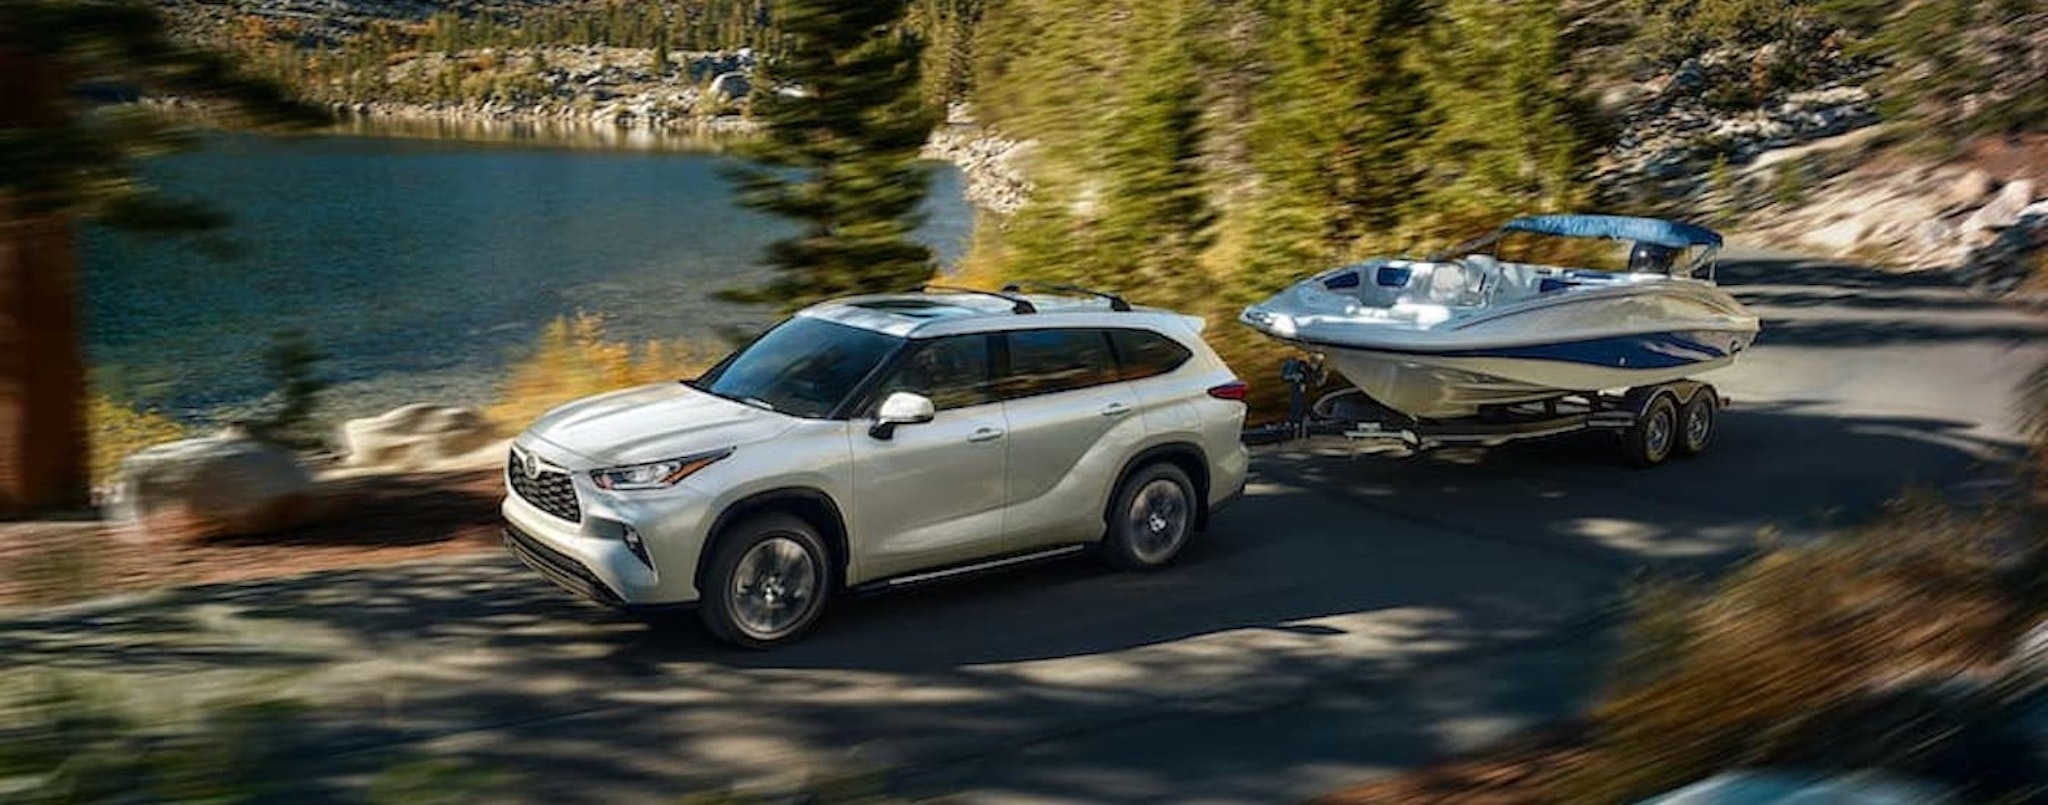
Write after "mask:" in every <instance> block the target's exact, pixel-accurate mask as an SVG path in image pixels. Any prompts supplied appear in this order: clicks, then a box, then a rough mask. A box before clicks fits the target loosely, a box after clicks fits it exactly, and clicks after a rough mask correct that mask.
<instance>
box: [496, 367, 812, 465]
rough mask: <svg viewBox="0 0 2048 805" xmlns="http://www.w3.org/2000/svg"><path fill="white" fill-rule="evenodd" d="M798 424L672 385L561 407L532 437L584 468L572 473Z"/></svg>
mask: <svg viewBox="0 0 2048 805" xmlns="http://www.w3.org/2000/svg"><path fill="white" fill-rule="evenodd" d="M795 424H796V420H794V419H793V418H791V417H789V416H786V415H783V414H778V413H775V412H773V411H764V410H761V409H759V408H755V407H753V406H751V405H745V404H742V403H736V402H733V401H731V400H727V399H724V398H721V397H716V396H713V395H710V394H705V393H704V392H701V391H698V390H696V389H693V388H690V387H689V386H685V385H683V384H681V383H674V382H669V383H658V384H654V385H649V386H640V387H637V388H630V389H626V390H624V391H615V392H612V393H609V394H601V395H598V396H596V397H589V398H586V399H582V400H577V401H576V402H572V403H569V404H567V405H564V406H561V407H560V408H556V409H554V410H552V411H549V412H547V414H545V415H543V416H542V417H541V418H540V419H539V420H538V421H536V422H534V423H533V427H531V428H528V429H527V431H526V434H527V437H526V438H528V439H538V440H540V441H543V442H546V443H548V444H551V445H554V446H555V447H559V448H561V449H563V450H566V451H568V452H570V453H573V454H575V455H576V456H577V457H579V458H581V459H582V460H583V462H585V464H584V466H578V467H569V468H568V469H597V468H601V467H618V466H624V465H628V464H641V463H645V462H649V461H660V460H662V459H669V458H680V457H682V456H687V455H690V454H692V453H702V452H705V451H707V450H718V449H722V448H726V447H735V446H738V445H742V444H748V443H751V442H759V441H765V440H768V439H772V438H774V437H775V436H776V435H777V434H780V433H782V432H783V431H786V430H789V429H790V428H791V427H793V426H795Z"/></svg>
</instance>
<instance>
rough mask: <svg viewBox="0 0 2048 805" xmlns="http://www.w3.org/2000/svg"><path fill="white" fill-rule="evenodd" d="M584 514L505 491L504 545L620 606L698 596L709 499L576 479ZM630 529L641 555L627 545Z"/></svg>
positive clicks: (574, 587)
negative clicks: (553, 509) (615, 490)
mask: <svg viewBox="0 0 2048 805" xmlns="http://www.w3.org/2000/svg"><path fill="white" fill-rule="evenodd" d="M575 483H576V486H577V489H576V492H577V498H578V503H579V504H580V517H579V519H578V520H577V521H575V522H571V521H569V520H565V519H562V518H560V517H557V516H554V515H552V514H549V513H547V512H545V511H542V510H541V509H539V508H536V507H535V506H534V505H533V504H531V503H528V502H527V501H526V500H525V499H523V498H521V497H520V496H519V495H517V494H511V493H508V494H507V495H506V496H505V499H504V503H503V504H502V505H501V507H500V512H501V513H502V514H503V515H504V539H505V549H506V551H507V552H509V553H511V554H512V555H513V556H514V557H516V558H518V559H519V560H520V561H521V562H522V563H524V564H526V565H527V566H528V567H530V568H532V569H533V570H534V572H536V573H539V574H540V575H541V576H542V577H544V578H546V579H548V580H549V581H551V582H554V583H555V584H556V585H557V586H559V587H562V588H563V589H566V590H569V591H570V592H573V593H575V594H576V595H578V596H580V597H583V598H587V599H590V600H592V601H596V602H597V603H600V604H604V605H606V606H611V607H617V608H620V609H642V608H660V607H671V606H677V605H683V604H689V603H692V602H694V601H696V600H697V598H698V595H697V584H696V574H697V562H698V557H699V554H700V553H701V552H702V550H703V547H704V542H705V538H706V536H707V534H706V532H707V531H708V530H709V528H710V526H711V522H712V517H711V516H710V499H709V498H708V497H707V496H705V495H702V494H699V493H697V492H694V491H691V490H687V489H680V488H679V489H676V490H669V491H664V492H661V493H655V494H644V495H617V494H605V493H603V492H602V490H598V489H596V488H595V487H594V486H591V485H588V484H587V481H586V480H585V479H583V478H581V477H579V478H577V479H576V480H575ZM627 528H631V529H632V530H633V531H634V532H635V533H637V534H638V535H639V536H640V541H641V544H642V545H643V546H644V547H645V551H646V555H645V557H644V558H643V557H642V556H641V555H640V554H638V553H635V552H634V551H633V549H631V548H629V547H627V543H626V540H625V538H624V536H625V530H626V529H627Z"/></svg>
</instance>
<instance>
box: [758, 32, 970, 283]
mask: <svg viewBox="0 0 2048 805" xmlns="http://www.w3.org/2000/svg"><path fill="white" fill-rule="evenodd" d="M905 2H906V0H872V1H871V2H860V3H844V2H834V0H790V2H786V3H783V4H782V5H781V6H780V8H779V11H780V12H781V13H780V18H779V24H780V27H781V29H782V30H783V31H784V32H785V33H786V34H787V36H788V39H789V42H788V44H787V46H786V50H785V51H784V53H783V54H782V55H781V57H780V58H778V59H776V60H774V61H773V62H771V63H769V64H767V65H765V67H766V69H765V70H764V72H765V74H766V80H765V81H763V82H762V84H763V85H764V87H773V86H775V85H778V84H785V83H787V84H792V85H794V86H795V87H796V88H797V89H796V91H794V92H778V91H763V92H757V93H755V96H756V100H755V103H756V104H757V106H756V107H755V109H754V116H755V118H756V119H757V120H761V121H764V122H765V123H766V124H767V125H766V131H765V133H764V135H763V136H762V138H761V139H760V140H759V141H757V142H755V143H752V144H750V145H749V146H748V147H747V148H746V149H745V151H746V152H747V153H748V155H749V156H752V157H754V158H755V159H756V160H758V161H759V162H762V163H765V164H767V165H768V166H771V168H770V169H762V168H758V167H746V168H737V169H735V170H734V173H735V175H736V178H737V179H738V181H739V182H740V184H741V188H742V193H741V201H742V203H744V204H746V205H748V206H750V207H753V208H755V209H759V210H763V211H766V212H770V213H774V214H776V215H780V216H783V217H785V218H789V219H791V220H793V221H795V222H796V223H798V224H799V225H800V226H801V227H802V231H801V232H799V233H798V234H797V235H796V236H794V237H791V238H788V239H785V240H782V241H778V242H777V243H775V244H774V245H773V246H771V247H770V248H769V254H768V262H769V264H770V265H771V266H772V267H773V268H775V269H776V271H777V272H778V274H779V276H777V277H776V278H774V279H773V280H771V281H769V282H768V283H767V284H765V285H763V286H761V287H758V288H752V289H743V290H735V291H729V292H727V293H726V296H728V297H729V298H736V299H740V300H747V301H762V302H777V303H780V304H781V305H783V306H784V307H785V308H795V307H800V306H802V305H805V304H809V303H810V302H813V301H816V300H818V299H823V298H828V297H833V296H839V295H843V294H849V293H864V292H877V291H896V290H902V289H903V288H906V287H909V286H912V285H916V284H919V283H922V282H924V281H925V280H927V279H929V278H930V276H931V274H932V271H933V268H934V265H933V260H932V254H931V250H930V249H929V248H927V247H926V246H924V245H923V244H920V243H918V242H916V241H915V240H913V239H912V237H911V234H912V232H913V231H914V230H915V229H916V227H917V225H918V224H919V223H920V222H921V215H920V214H919V213H918V211H917V207H918V204H919V203H920V202H921V201H923V200H924V197H925V192H926V189H927V184H928V177H927V175H926V171H925V168H924V167H923V166H922V165H920V164H919V161H918V160H919V152H920V151H921V149H922V147H923V145H924V143H925V140H926V139H927V138H928V137H929V136H930V134H931V130H932V126H933V125H934V124H935V123H936V117H935V116H934V115H933V114H932V110H931V109H930V108H929V107H928V106H927V105H926V104H925V103H924V101H923V99H922V98H921V97H920V96H919V94H918V87H919V83H920V82H919V65H920V61H921V60H920V58H919V57H920V55H921V48H922V45H921V43H920V42H918V41H917V40H916V39H914V38H912V37H911V36H910V35H909V34H908V33H907V32H906V31H905V30H904V29H903V26H902V22H903V13H904V6H905Z"/></svg>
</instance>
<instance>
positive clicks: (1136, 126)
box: [1097, 0, 1216, 303]
mask: <svg viewBox="0 0 2048 805" xmlns="http://www.w3.org/2000/svg"><path fill="white" fill-rule="evenodd" d="M1198 8H1199V4H1196V3H1183V2H1178V1H1177V0H1158V1H1157V2H1151V3H1146V4H1142V5H1139V6H1137V7H1135V8H1134V9H1133V14H1132V19H1131V24H1130V25H1128V26H1126V28H1125V30H1126V31H1127V32H1129V39H1128V41H1127V42H1126V45H1125V48H1126V50H1127V52H1128V53H1129V54H1130V58H1131V66H1130V68H1129V69H1128V72H1127V74H1126V75H1125V76H1124V77H1123V80H1122V81H1120V82H1119V83H1120V84H1121V86H1122V92H1121V93H1120V97H1119V98H1118V102H1117V104H1116V105H1115V106H1114V107H1112V108H1113V109H1114V111H1112V112H1111V113H1110V114H1109V115H1107V116H1106V119H1105V120H1104V121H1103V125H1104V128H1105V134H1106V137H1105V138H1104V139H1105V143H1104V148H1103V157H1104V162H1103V164H1102V165H1101V170H1100V174H1101V175H1102V177H1103V179H1104V181H1103V183H1102V207H1103V215H1102V229H1103V232H1102V236H1101V238H1100V246H1099V248H1100V252H1101V254H1100V256H1099V258H1098V260H1097V262H1098V263H1100V264H1101V265H1102V266H1103V267H1104V268H1106V269H1108V270H1107V271H1105V272H1104V273H1103V279H1105V280H1110V282H1109V283H1108V284H1109V285H1110V286H1112V287H1116V288H1117V289H1118V290H1135V289H1136V288H1137V287H1139V286H1142V287H1144V288H1145V289H1146V290H1147V291H1148V292H1149V293H1152V294H1156V295H1159V296H1161V297H1163V298H1161V299H1160V300H1159V301H1160V302H1162V303H1190V302H1194V301H1196V300H1197V299H1199V298H1200V297H1202V296H1205V295H1207V291H1208V290H1209V288H1208V286H1207V283H1205V282H1203V281H1202V280H1201V277H1200V273H1199V261H1200V258H1201V255H1202V252H1203V251H1204V250H1206V249H1207V248H1208V247H1209V244H1210V242H1211V225H1212V224H1213V223H1214V222H1215V217H1216V216H1215V212H1214V211H1213V210H1212V209H1211V208H1210V204H1209V188H1208V187H1207V185H1206V183H1205V182H1204V174H1205V172H1204V171H1203V169H1202V167H1201V164H1200V160H1201V158H1202V148H1203V144H1204V128H1203V125H1202V117H1203V111H1202V87H1201V84H1200V82H1199V80H1198V74H1197V69H1198V66H1197V64H1196V56H1195V48H1194V42H1195V41H1196V40H1197V39H1198V37H1199V35H1200V34H1199V32H1200V30H1201V28H1202V24H1201V22H1202V21H1201V20H1200V19H1199V18H1198V17H1197V10H1198Z"/></svg>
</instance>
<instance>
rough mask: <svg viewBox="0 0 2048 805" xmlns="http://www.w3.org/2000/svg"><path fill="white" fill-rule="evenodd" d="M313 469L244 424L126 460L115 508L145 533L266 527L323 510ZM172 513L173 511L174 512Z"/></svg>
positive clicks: (211, 532)
mask: <svg viewBox="0 0 2048 805" xmlns="http://www.w3.org/2000/svg"><path fill="white" fill-rule="evenodd" d="M315 503H316V500H315V496H314V494H313V477H312V474H311V473H309V472H307V471H306V468H305V467H303V466H301V465H300V464H299V462H298V459H296V458H294V457H293V456H292V454H291V453H290V452H289V451H287V450H285V449H283V448H280V447H277V446H275V445H271V444H267V443H264V442H260V441H257V440H255V439H251V438H248V437H247V436H246V435H245V434H242V433H238V432H232V431H229V432H223V433H221V434H219V435H215V436H206V437H201V438H197V439H185V440H182V441H176V442H171V443H169V444H161V445H157V446H155V447H151V448H149V449H147V450H144V451H142V452H140V453H136V454H135V455H132V456H129V457H128V458H127V459H126V460H124V461H123V462H122V463H121V472H120V477H119V480H118V481H117V482H116V487H115V498H114V509H115V515H116V517H117V519H119V520H120V521H121V522H122V523H123V524H125V525H127V526H129V527H130V528H131V529H132V530H133V531H135V532H137V533H141V534H151V532H153V531H155V530H156V527H157V526H160V525H162V526H175V527H176V528H177V530H178V531H179V532H181V533H182V535H185V536H225V535H234V534H260V533H263V532H266V531H274V530H276V529H280V528H286V527H289V526H293V525H298V524H300V523H303V522H306V521H307V520H309V519H310V518H311V516H312V515H313V514H315V513H316V512H315V509H316V508H317V506H316V505H315ZM166 518H168V519H166Z"/></svg>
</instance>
